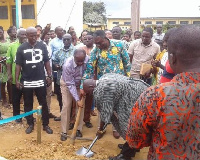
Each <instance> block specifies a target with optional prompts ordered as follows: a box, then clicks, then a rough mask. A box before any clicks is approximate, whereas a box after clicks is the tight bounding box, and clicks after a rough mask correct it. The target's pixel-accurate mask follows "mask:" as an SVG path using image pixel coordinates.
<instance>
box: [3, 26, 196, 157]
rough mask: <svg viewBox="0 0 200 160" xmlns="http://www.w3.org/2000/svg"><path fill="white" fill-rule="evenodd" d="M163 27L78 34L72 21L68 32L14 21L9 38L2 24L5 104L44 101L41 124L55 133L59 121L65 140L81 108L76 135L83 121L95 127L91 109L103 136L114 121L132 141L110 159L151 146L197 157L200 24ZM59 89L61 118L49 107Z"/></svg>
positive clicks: (166, 153)
mask: <svg viewBox="0 0 200 160" xmlns="http://www.w3.org/2000/svg"><path fill="white" fill-rule="evenodd" d="M162 30H163V29H162V25H161V24H158V25H157V26H156V31H155V33H153V29H152V28H149V27H146V28H144V29H143V30H142V31H141V32H140V31H134V32H133V31H132V30H131V29H128V30H126V31H125V32H124V34H123V32H122V29H121V27H120V26H115V27H113V28H112V30H105V31H103V30H96V31H95V32H94V33H93V32H89V31H87V30H83V31H82V33H81V35H80V37H79V38H78V37H77V34H76V31H75V28H74V27H73V26H70V27H69V29H68V30H67V32H66V31H65V30H63V28H62V27H61V26H57V27H56V28H55V30H52V29H51V24H47V26H46V27H45V28H44V29H42V27H41V26H40V25H36V26H35V27H29V28H27V29H23V28H20V29H18V30H17V29H16V27H15V26H11V27H10V28H9V29H8V30H7V34H8V38H5V37H4V29H3V27H1V26H0V83H1V85H0V87H1V99H2V106H3V107H13V116H16V115H19V114H20V102H21V101H22V100H24V102H23V103H24V111H25V112H29V111H31V110H32V109H33V97H34V96H36V97H37V99H38V101H39V104H40V105H42V120H43V130H44V131H46V132H47V133H48V134H53V130H52V129H51V128H50V126H49V118H54V120H55V121H60V126H61V129H60V130H61V137H60V139H61V141H65V140H67V134H68V130H71V129H73V127H74V123H75V120H76V113H77V109H78V107H83V109H82V112H81V115H80V121H79V126H78V130H77V132H76V136H77V137H82V134H84V133H82V128H83V124H84V123H85V126H86V127H87V128H91V127H93V125H92V123H91V122H90V117H91V115H92V116H96V115H98V129H97V130H98V131H97V133H96V135H98V138H99V139H100V138H102V137H103V136H104V134H105V132H106V129H105V128H104V126H105V124H107V123H110V122H112V123H113V136H114V137H115V138H116V139H118V138H119V137H120V136H122V137H123V139H126V143H125V144H123V145H122V144H119V145H118V147H119V148H120V149H122V150H121V152H120V153H119V155H117V156H115V157H110V159H112V160H116V159H131V157H134V156H135V154H136V152H138V151H139V150H140V149H141V148H142V147H146V146H150V151H149V155H148V159H174V158H175V159H176V158H180V159H182V158H185V159H198V158H200V157H199V155H198V151H199V144H200V142H199V135H198V133H199V130H200V128H199V127H200V125H199V122H200V120H199V117H200V116H199V113H200V112H199V108H197V107H199V96H200V95H199V93H200V91H199V90H200V86H199V80H200V77H199V74H200V73H199V72H200V70H199V68H200V66H199V63H198V62H199V61H200V48H199V47H198V46H199V44H200V38H199V37H200V29H199V28H198V27H196V26H187V25H186V26H184V27H180V28H172V29H169V30H168V31H167V32H166V33H163V31H162ZM190 31H193V32H190ZM192 37H195V43H192V42H193V38H192ZM184 46H185V47H184ZM25 53H26V54H25ZM197 61H198V62H197ZM52 82H53V83H54V85H52ZM165 82H169V83H165ZM149 85H150V86H151V87H150V88H148V89H146V88H147V87H148V86H149ZM6 86H7V92H8V98H7V96H6V95H7V94H6ZM52 86H54V89H52ZM122 86H123V87H122ZM180 87H181V88H180ZM118 89H120V91H118ZM130 90H131V91H130ZM142 92H143V93H142ZM122 93H123V94H122ZM141 93H142V94H141ZM53 94H56V95H57V100H58V104H59V109H60V116H58V117H56V116H55V115H54V114H53V113H52V111H51V96H52V95H53ZM22 95H23V96H22ZM106 95H107V97H106ZM135 95H136V96H135ZM133 96H135V97H134V98H131V97H133ZM22 97H23V98H22ZM128 97H129V98H128ZM173 97H174V98H173ZM184 97H186V99H184ZM81 98H83V99H84V100H85V103H83V104H84V105H83V104H82V103H81ZM7 99H8V100H7ZM130 99H132V101H131V100H130ZM176 100H177V101H176ZM121 101H123V104H122V103H121ZM183 101H184V102H183ZM135 102H136V103H135ZM119 104H121V105H119ZM95 107H97V109H98V114H97V113H95V110H94V108H95ZM180 110H182V112H181V113H179V111H180ZM177 111H178V113H177ZM119 112H122V113H119ZM118 114H120V116H121V117H120V116H119V115H118ZM170 114H172V115H170ZM188 115H190V116H191V117H193V118H194V119H195V120H192V118H191V117H188ZM118 116H119V117H118ZM129 116H130V119H129V121H128V118H127V117H129ZM172 116H173V119H174V122H173V121H171V119H170V118H172ZM124 117H126V118H125V119H126V120H125V119H124ZM120 118H121V119H120ZM2 119H3V118H2V113H1V111H0V120H2ZM26 119H27V124H28V127H27V129H26V130H25V132H26V133H27V134H30V133H31V132H32V131H33V130H34V118H33V116H32V115H30V116H27V117H26ZM124 120H125V121H124ZM176 121H177V123H176ZM15 122H16V123H21V122H22V119H18V120H16V121H15ZM124 123H125V124H124ZM128 123H129V125H128ZM122 124H123V125H122ZM127 126H128V128H127ZM192 126H193V127H192ZM170 127H172V128H173V131H171V130H170ZM188 127H189V128H188ZM185 129H187V132H188V133H187V132H185ZM174 132H176V134H174ZM186 133H187V134H186ZM184 137H185V138H186V139H183V138H184ZM176 146H180V147H181V148H180V152H181V153H180V152H176V149H177V147H176Z"/></svg>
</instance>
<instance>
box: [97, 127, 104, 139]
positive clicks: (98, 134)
mask: <svg viewBox="0 0 200 160" xmlns="http://www.w3.org/2000/svg"><path fill="white" fill-rule="evenodd" d="M105 133H106V130H105V129H104V130H103V131H101V130H98V131H97V133H96V136H98V139H101V138H102V137H103V136H104V134H105Z"/></svg>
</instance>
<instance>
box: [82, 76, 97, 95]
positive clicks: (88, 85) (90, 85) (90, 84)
mask: <svg viewBox="0 0 200 160" xmlns="http://www.w3.org/2000/svg"><path fill="white" fill-rule="evenodd" d="M95 87H96V80H93V79H86V80H84V82H83V90H84V92H85V93H89V94H92V93H93V91H94V88H95Z"/></svg>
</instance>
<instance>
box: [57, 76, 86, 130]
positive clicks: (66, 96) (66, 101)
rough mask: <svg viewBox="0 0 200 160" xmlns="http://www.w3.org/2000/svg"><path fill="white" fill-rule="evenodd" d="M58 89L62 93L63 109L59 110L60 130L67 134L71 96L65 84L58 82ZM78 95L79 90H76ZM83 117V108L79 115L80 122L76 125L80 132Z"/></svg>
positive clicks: (61, 81)
mask: <svg viewBox="0 0 200 160" xmlns="http://www.w3.org/2000/svg"><path fill="white" fill-rule="evenodd" d="M60 89H61V93H62V102H63V107H62V110H61V130H62V132H63V133H67V132H68V130H69V123H70V113H71V108H72V107H71V106H72V99H73V97H72V95H71V93H70V91H69V89H68V87H67V85H66V83H65V82H64V81H63V80H62V78H61V80H60ZM77 92H78V95H80V90H79V89H78V90H77ZM77 111H78V106H77V104H76V113H77ZM83 116H84V108H83V109H82V111H81V115H80V121H79V125H78V130H80V131H82V128H83Z"/></svg>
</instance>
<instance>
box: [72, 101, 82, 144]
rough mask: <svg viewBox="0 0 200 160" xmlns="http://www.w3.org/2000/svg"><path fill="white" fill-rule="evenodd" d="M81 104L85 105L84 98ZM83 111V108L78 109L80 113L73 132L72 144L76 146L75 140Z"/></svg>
mask: <svg viewBox="0 0 200 160" xmlns="http://www.w3.org/2000/svg"><path fill="white" fill-rule="evenodd" d="M81 102H82V104H83V105H84V103H85V98H84V97H82V99H81ZM82 109H83V108H82V107H78V113H77V115H76V122H75V124H74V128H73V131H72V134H71V144H73V145H74V141H75V138H76V131H77V128H78V125H79V121H80V116H81V111H82Z"/></svg>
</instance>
